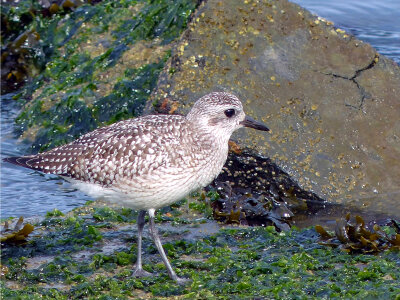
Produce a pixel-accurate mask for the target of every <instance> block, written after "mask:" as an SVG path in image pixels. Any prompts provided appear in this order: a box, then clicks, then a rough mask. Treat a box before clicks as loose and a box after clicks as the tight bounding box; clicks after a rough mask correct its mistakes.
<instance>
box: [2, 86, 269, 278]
mask: <svg viewBox="0 0 400 300" xmlns="http://www.w3.org/2000/svg"><path fill="white" fill-rule="evenodd" d="M243 126H244V127H251V128H254V129H258V130H263V131H268V128H267V127H266V126H265V125H263V124H262V123H259V122H257V121H255V120H253V119H251V118H250V117H247V116H245V113H244V111H243V107H242V103H241V102H240V100H239V99H238V98H237V97H236V96H234V95H231V94H228V93H221V92H219V93H211V94H208V95H206V96H204V97H202V98H200V99H199V100H197V101H196V103H195V104H194V105H193V107H192V109H191V110H190V112H189V113H188V114H187V115H186V116H180V115H149V116H143V117H139V118H136V119H130V120H125V121H120V122H118V123H115V124H112V125H110V126H106V127H103V128H99V129H96V130H94V131H92V132H90V133H87V134H85V135H83V136H82V137H80V138H79V139H77V140H75V141H73V142H72V143H69V144H67V145H64V146H61V147H57V148H55V149H52V150H50V151H47V152H44V153H40V154H37V155H31V156H22V157H9V158H5V159H4V161H7V162H10V163H13V164H16V165H19V166H23V167H26V168H30V169H33V170H37V171H40V172H43V173H50V174H56V175H59V176H61V177H63V178H65V179H66V180H67V181H70V182H71V183H72V184H73V185H75V186H76V187H77V188H78V189H80V190H82V191H83V192H85V193H87V194H88V195H89V196H92V197H94V198H102V199H104V200H106V201H109V202H114V203H118V204H120V205H123V206H126V207H130V208H133V209H136V210H139V215H138V219H137V225H138V255H137V261H136V267H135V270H134V272H133V273H134V275H135V276H147V275H149V273H148V272H146V271H144V270H143V268H142V249H141V248H142V232H143V227H144V223H145V214H146V211H147V212H148V213H149V217H150V218H149V219H150V233H151V236H152V237H153V240H154V243H155V245H156V247H157V249H158V252H159V253H160V255H161V258H162V260H163V262H164V264H165V266H166V268H167V271H168V274H169V276H170V277H171V278H172V279H173V280H175V281H178V282H184V281H185V279H181V278H179V277H178V276H177V275H176V273H175V271H174V270H173V269H172V267H171V265H170V263H169V261H168V258H167V256H166V255H165V252H164V249H163V247H162V244H161V241H160V238H159V236H158V233H157V230H156V227H155V222H154V212H155V210H156V209H158V208H161V207H164V206H167V205H170V204H172V203H174V202H176V201H178V200H181V199H182V198H184V197H185V196H186V195H188V194H189V193H190V192H192V191H194V190H196V189H198V188H201V187H204V186H206V185H208V184H209V183H210V182H211V181H212V180H213V179H214V178H215V177H216V176H217V175H218V174H219V173H220V171H221V170H222V167H223V165H224V163H225V161H226V159H227V155H228V141H229V138H230V137H231V135H232V133H233V132H234V131H235V130H236V129H239V128H241V127H243Z"/></svg>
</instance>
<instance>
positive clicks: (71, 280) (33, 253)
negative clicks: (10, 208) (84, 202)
mask: <svg viewBox="0 0 400 300" xmlns="http://www.w3.org/2000/svg"><path fill="white" fill-rule="evenodd" d="M201 198H202V197H201V196H200V201H203V200H204V199H203V200H201ZM189 203H191V202H190V201H189ZM93 204H94V203H89V204H88V206H84V207H81V208H78V209H75V210H74V211H73V212H72V213H69V214H68V215H66V216H59V215H58V214H57V212H50V213H49V216H47V217H46V219H45V220H44V221H43V222H42V225H40V227H41V229H40V230H41V232H43V234H40V235H37V236H35V237H31V238H30V239H29V243H28V244H27V245H25V246H24V247H16V246H7V247H3V249H2V264H3V265H4V266H6V267H7V272H6V274H5V275H4V276H3V277H2V280H1V292H2V295H4V296H5V297H6V298H19V299H28V298H29V299H35V297H36V298H39V297H40V296H42V299H43V298H44V299H67V298H69V299H71V298H79V297H84V298H89V299H101V297H103V298H105V299H116V298H119V299H126V298H129V297H133V298H140V297H144V296H145V297H147V298H153V297H154V298H157V297H173V296H179V297H182V298H185V299H199V298H200V299H203V298H210V297H211V298H214V299H232V298H234V299H246V298H276V299H293V298H295V299H321V298H346V299H359V298H362V297H365V298H369V299H372V298H379V299H396V297H398V295H399V293H400V284H399V280H400V271H399V270H400V256H399V252H398V251H385V252H382V253H380V254H378V255H366V254H357V255H349V254H347V253H345V252H343V251H340V250H339V249H332V248H327V247H324V246H322V245H319V244H318V233H317V232H316V231H315V229H313V228H306V229H302V230H300V229H296V228H292V229H291V230H290V231H287V232H277V231H276V230H275V228H274V227H273V226H269V227H242V226H235V227H232V226H231V227H226V226H224V227H221V228H220V229H219V230H218V232H216V233H210V232H208V231H207V230H206V228H207V226H206V227H202V226H205V225H207V224H210V223H207V224H203V223H201V222H199V221H198V220H197V219H196V218H187V219H186V222H185V223H179V225H178V226H172V227H171V226H170V225H171V223H172V222H173V219H174V218H173V217H169V218H170V219H168V217H165V219H164V218H163V217H162V216H166V215H167V216H168V215H172V212H173V211H174V210H178V211H184V210H186V209H187V208H188V205H187V201H182V202H181V203H179V204H178V205H176V206H177V207H175V208H174V209H172V210H171V209H170V210H165V211H164V212H160V213H159V214H158V215H160V218H159V219H158V221H159V222H160V223H161V224H160V223H159V224H158V228H159V230H160V232H161V234H162V235H163V240H164V248H165V250H166V252H167V253H168V257H169V259H170V261H171V263H172V265H173V266H174V269H175V270H176V272H177V274H178V275H179V276H181V277H186V278H190V279H191V280H192V282H191V283H189V284H188V285H184V286H179V285H177V284H176V283H174V282H172V281H171V280H170V279H169V278H168V275H167V272H166V270H165V267H164V265H163V264H162V262H161V260H160V258H159V256H158V254H157V250H156V248H155V247H154V245H153V243H152V241H151V239H150V237H149V236H148V235H147V234H146V230H145V236H144V240H143V251H144V269H145V270H146V271H148V272H152V273H153V275H152V276H150V277H144V278H134V277H132V276H131V274H132V269H133V267H134V263H135V261H136V251H137V248H136V238H135V234H136V226H135V225H134V224H133V223H134V222H135V221H134V220H135V218H136V216H137V213H136V212H134V211H132V210H130V209H115V208H110V207H104V206H102V207H96V206H93ZM189 209H190V208H189ZM190 210H191V211H192V212H196V213H197V212H198V211H197V207H193V209H190ZM52 214H54V216H52V217H50V215H52ZM180 218H181V219H185V218H184V217H183V214H181V215H180ZM166 220H168V221H166ZM208 222H210V221H208ZM105 224H106V225H107V226H104V225H105ZM38 226H39V225H38ZM146 227H147V225H146ZM202 228H203V229H202ZM384 230H389V231H390V229H387V228H384ZM132 231H134V233H132ZM193 232H202V234H201V235H199V236H197V237H196V238H193V235H192V234H193ZM85 237H86V239H85ZM89 240H91V242H90V243H88V241H89ZM41 257H47V259H46V260H44V262H43V263H36V264H35V263H34V262H35V259H39V261H40V258H41Z"/></svg>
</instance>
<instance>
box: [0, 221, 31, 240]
mask: <svg viewBox="0 0 400 300" xmlns="http://www.w3.org/2000/svg"><path fill="white" fill-rule="evenodd" d="M23 223H24V218H23V217H19V219H18V222H17V223H16V224H15V226H14V228H13V229H11V228H9V227H10V224H9V223H8V221H6V222H5V224H4V227H3V229H2V230H1V231H0V242H1V243H9V244H19V243H24V242H26V238H27V237H28V235H29V234H30V233H31V232H32V231H33V229H34V227H33V225H31V224H29V223H26V224H25V225H24V226H23V227H22V224H23Z"/></svg>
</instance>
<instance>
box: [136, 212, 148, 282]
mask: <svg viewBox="0 0 400 300" xmlns="http://www.w3.org/2000/svg"><path fill="white" fill-rule="evenodd" d="M145 216H146V211H145V210H141V211H140V212H139V215H138V217H137V227H138V238H137V248H138V249H137V260H136V267H135V270H134V271H133V276H136V277H145V276H150V275H151V273H149V272H147V271H145V270H143V267H142V234H143V227H144V224H145V219H144V217H145Z"/></svg>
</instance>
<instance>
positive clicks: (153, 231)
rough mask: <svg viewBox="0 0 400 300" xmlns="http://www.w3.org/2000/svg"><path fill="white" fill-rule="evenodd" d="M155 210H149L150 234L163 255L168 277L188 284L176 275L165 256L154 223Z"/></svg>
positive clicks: (184, 279)
mask: <svg viewBox="0 0 400 300" xmlns="http://www.w3.org/2000/svg"><path fill="white" fill-rule="evenodd" d="M154 211H155V210H154V209H149V217H150V233H151V236H152V237H153V241H154V244H155V245H156V247H157V249H158V252H159V253H160V255H161V259H162V261H163V262H164V265H165V267H166V268H167V271H168V275H169V277H170V278H171V279H172V280H175V281H176V282H177V283H179V284H183V283H186V282H187V281H189V280H188V279H186V278H180V277H178V276H177V275H176V273H175V271H174V270H173V269H172V267H171V264H170V263H169V261H168V258H167V256H166V255H165V252H164V248H163V246H162V244H161V240H160V237H159V236H158V231H157V229H156V224H155V222H154Z"/></svg>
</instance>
